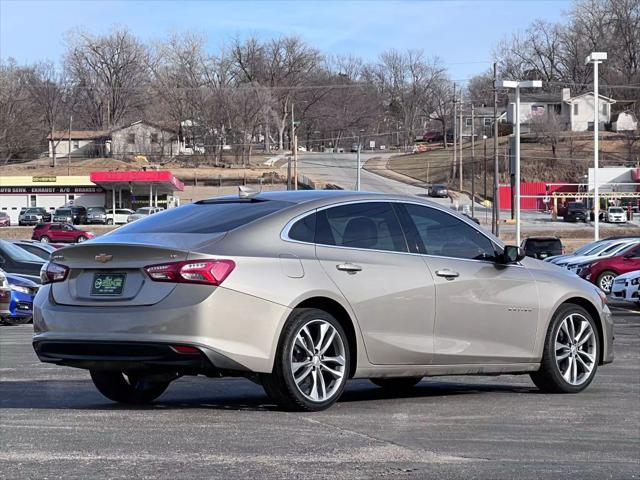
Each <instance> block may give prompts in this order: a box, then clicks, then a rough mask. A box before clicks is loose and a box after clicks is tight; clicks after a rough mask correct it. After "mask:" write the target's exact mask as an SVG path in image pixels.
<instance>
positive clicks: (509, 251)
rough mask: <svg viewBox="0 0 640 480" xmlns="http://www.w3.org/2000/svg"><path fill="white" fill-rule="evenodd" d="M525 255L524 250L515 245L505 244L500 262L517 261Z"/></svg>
mask: <svg viewBox="0 0 640 480" xmlns="http://www.w3.org/2000/svg"><path fill="white" fill-rule="evenodd" d="M524 257H525V254H524V250H523V249H522V248H520V247H517V246H515V245H505V247H504V251H503V252H502V255H501V258H500V259H499V263H504V264H505V265H506V264H509V263H516V262H519V261H520V260H522V259H523V258H524Z"/></svg>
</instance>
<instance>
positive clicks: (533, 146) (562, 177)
mask: <svg viewBox="0 0 640 480" xmlns="http://www.w3.org/2000/svg"><path fill="white" fill-rule="evenodd" d="M525 140H526V139H523V142H522V143H521V158H522V160H521V161H522V171H521V172H522V173H521V176H522V180H523V181H525V182H536V181H542V182H569V183H574V182H578V181H581V180H582V176H583V175H585V174H586V173H587V170H588V168H589V166H591V164H592V162H593V160H592V159H593V134H592V133H591V132H585V133H581V134H574V135H571V136H570V137H563V138H562V141H561V142H560V143H559V144H558V146H557V148H556V155H555V158H554V156H553V153H552V150H551V147H550V146H549V145H545V144H541V143H537V142H534V141H531V142H529V141H525ZM600 146H601V153H600V164H601V165H602V166H605V167H606V166H619V165H624V164H629V163H630V162H632V161H634V159H635V161H637V159H639V158H640V157H639V155H640V141H639V142H636V145H635V146H634V149H633V150H632V151H631V152H629V150H628V145H627V142H626V141H625V140H624V138H623V137H621V136H620V135H618V134H614V133H612V132H604V133H603V134H602V136H601V142H600ZM507 150H508V141H507V138H506V137H501V138H500V141H499V144H498V155H499V163H500V165H499V168H500V172H502V178H501V179H500V181H501V182H506V181H507V180H508V179H507V177H506V175H505V172H508V168H509V164H508V159H507ZM471 153H472V151H471V145H470V143H465V144H464V148H463V174H464V185H463V190H465V191H471V169H472V166H471V163H472V161H471V158H472V155H471ZM487 157H488V160H487V165H488V172H487V183H488V185H489V191H490V190H491V187H490V186H491V185H492V183H493V140H492V139H488V140H487ZM475 159H476V161H475V173H476V177H475V184H476V192H477V193H480V194H481V193H483V190H484V170H483V168H484V145H483V142H482V140H480V141H478V142H476V148H475ZM452 164H453V150H452V149H448V150H444V149H438V150H432V151H429V152H424V153H416V154H409V155H397V156H394V157H392V158H391V160H390V161H389V164H388V167H389V168H390V169H392V170H394V171H397V172H399V173H402V174H404V175H407V176H410V177H412V178H415V179H417V180H419V181H422V182H427V183H448V184H450V185H451V186H452V187H454V188H457V187H458V186H459V182H458V176H457V174H456V177H455V178H452V177H451V175H452ZM489 195H490V193H489Z"/></svg>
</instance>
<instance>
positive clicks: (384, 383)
mask: <svg viewBox="0 0 640 480" xmlns="http://www.w3.org/2000/svg"><path fill="white" fill-rule="evenodd" d="M420 380H422V377H392V378H370V379H369V381H371V383H373V384H374V385H377V386H379V387H381V388H384V389H385V390H389V391H400V392H401V391H403V390H409V389H410V388H413V387H415V386H416V385H417V384H418V383H420Z"/></svg>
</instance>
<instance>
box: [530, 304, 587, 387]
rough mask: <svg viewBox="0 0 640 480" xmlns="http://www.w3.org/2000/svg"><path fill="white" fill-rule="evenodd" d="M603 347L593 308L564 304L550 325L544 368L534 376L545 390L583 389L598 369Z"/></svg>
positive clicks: (543, 361) (537, 384)
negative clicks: (591, 313)
mask: <svg viewBox="0 0 640 480" xmlns="http://www.w3.org/2000/svg"><path fill="white" fill-rule="evenodd" d="M599 349H600V341H599V338H598V332H597V330H596V325H595V322H594V320H593V318H591V315H589V312H587V311H586V310H585V309H584V308H582V307H580V306H578V305H572V304H567V305H564V306H562V307H560V308H559V309H558V311H557V312H556V314H555V315H554V317H553V320H552V321H551V324H550V325H549V330H548V331H547V336H546V338H545V345H544V351H543V353H542V362H541V365H540V370H538V371H537V372H533V373H531V374H530V376H531V380H533V383H535V384H536V386H537V387H538V388H539V389H540V390H542V391H543V392H550V393H578V392H581V391H582V390H584V389H585V388H587V386H589V384H590V383H591V381H592V380H593V377H594V375H595V373H596V370H597V369H598V355H599V353H600V350H599Z"/></svg>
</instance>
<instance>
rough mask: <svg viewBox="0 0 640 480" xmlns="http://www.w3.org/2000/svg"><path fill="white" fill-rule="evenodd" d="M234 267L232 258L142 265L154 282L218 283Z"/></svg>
mask: <svg viewBox="0 0 640 480" xmlns="http://www.w3.org/2000/svg"><path fill="white" fill-rule="evenodd" d="M235 267H236V264H235V262H234V261H233V260H187V261H184V262H173V263H163V264H160V265H149V266H148V267H144V271H145V272H147V275H148V276H149V278H150V279H151V280H153V281H156V282H174V283H199V284H203V285H220V284H221V283H222V282H223V281H224V279H225V278H227V277H228V276H229V274H230V273H231V272H232V271H233V269H234V268H235Z"/></svg>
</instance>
